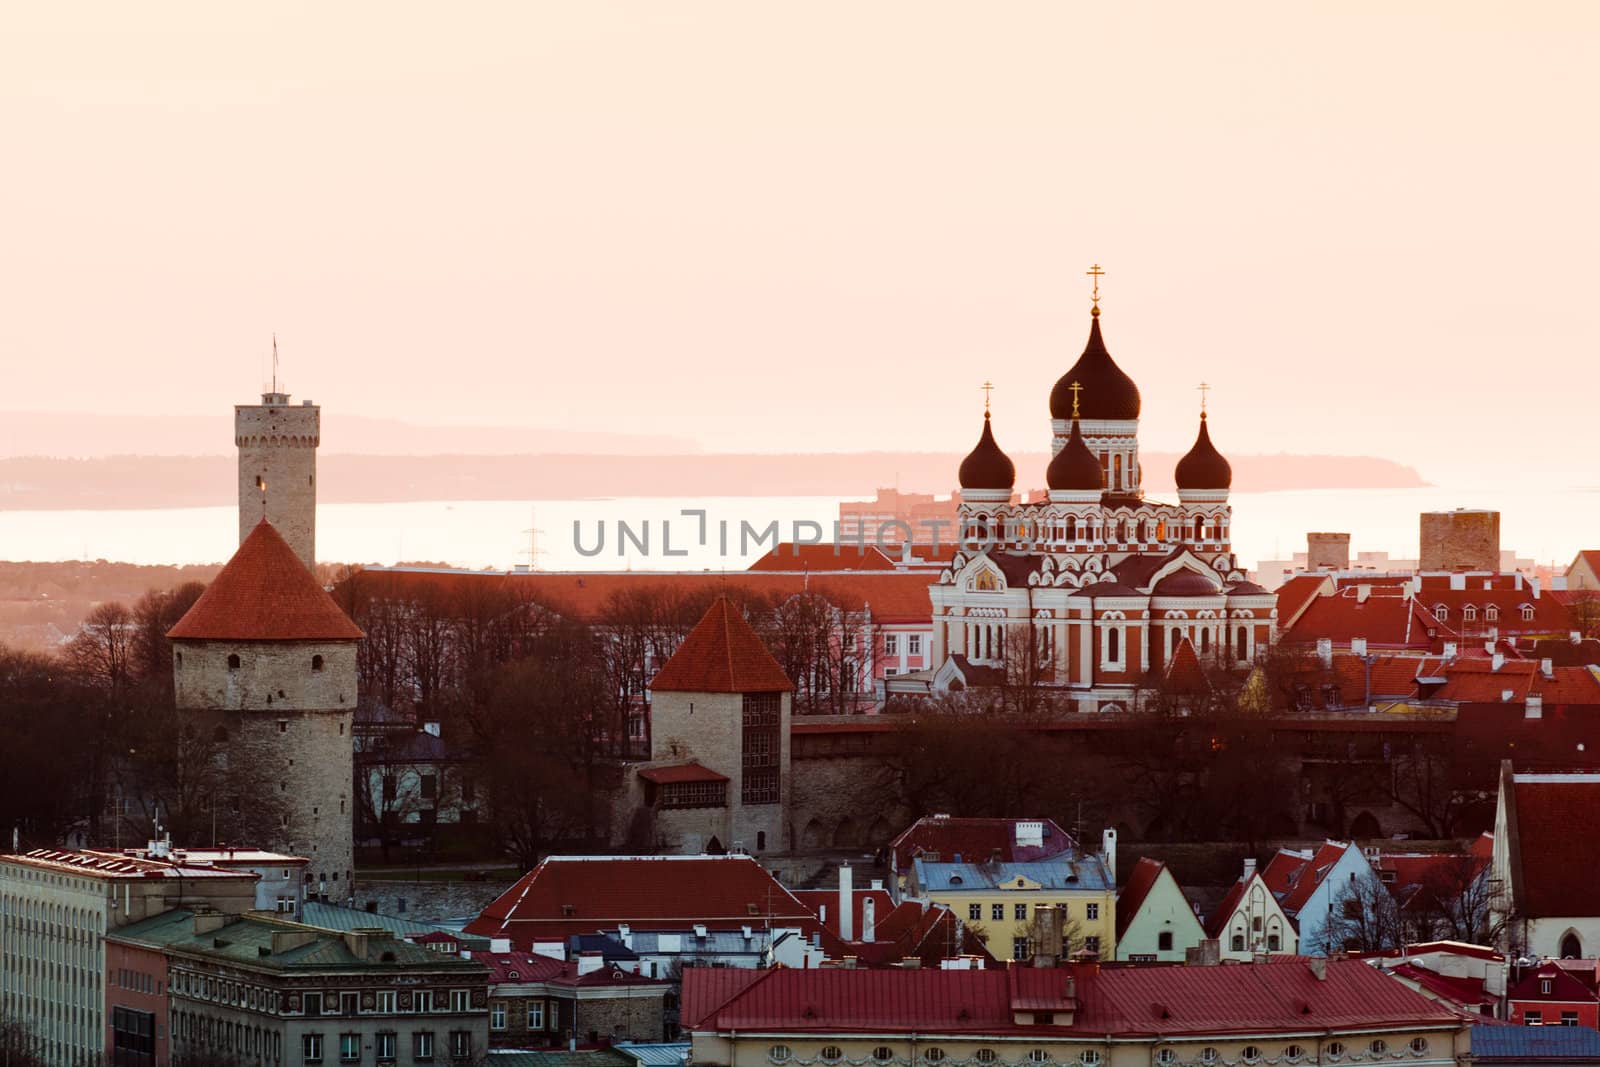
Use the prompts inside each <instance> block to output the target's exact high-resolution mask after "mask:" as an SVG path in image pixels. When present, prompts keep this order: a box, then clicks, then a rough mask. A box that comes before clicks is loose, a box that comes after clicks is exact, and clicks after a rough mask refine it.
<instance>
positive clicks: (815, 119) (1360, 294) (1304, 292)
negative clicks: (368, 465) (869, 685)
mask: <svg viewBox="0 0 1600 1067" xmlns="http://www.w3.org/2000/svg"><path fill="white" fill-rule="evenodd" d="M1397 9H1398V10H1397ZM1597 46H1600V5H1594V4H1587V3H1572V4H1531V3H1519V4H1477V3H1470V2H1451V3H1438V4H1421V3H1418V4H1407V5H1393V4H1389V3H1361V2H1350V0H1341V2H1339V3H1328V4H1310V3H1281V2H1273V3H1262V4H1246V3H1230V4H1226V5H1218V4H1194V3H1173V4H1162V3H1141V4H1137V5H1132V4H1109V3H1099V4H1089V3H1067V2H1050V3H1024V2H1017V3H1006V4H984V5H978V4H970V3H941V2H931V0H918V2H912V3H890V2H883V3H872V4H862V3H859V2H841V3H832V2H825V0H822V2H811V3H806V4H776V3H772V4H768V3H759V4H752V3H748V2H727V3H716V2H701V3H682V2H662V0H657V2H651V3H627V4H624V3H600V2H584V3H573V2H569V3H542V4H526V3H515V4H504V5H498V4H491V3H474V4H469V5H440V4H407V3H392V2H386V3H355V2H352V3H342V4H338V5H325V4H310V3H304V4H297V3H284V4H272V5H256V6H254V7H253V8H247V7H245V6H243V5H216V4H180V3H171V4H162V5H129V4H106V5H103V6H96V5H94V4H84V5H77V4H74V5H60V4H13V5H8V6H7V7H5V9H4V10H3V12H0V143H4V144H5V146H6V159H7V162H6V165H5V166H4V167H3V168H0V204H3V205H4V206H3V207H0V220H3V221H0V248H3V253H0V371H3V373H0V387H3V391H4V393H5V400H4V403H3V405H0V407H4V408H7V409H11V410H35V411H84V412H98V413H125V412H137V413H146V414H152V413H153V414H163V415H196V414H210V413H216V412H219V411H226V410H227V409H228V406H229V405H231V404H234V403H238V402H246V401H249V400H251V399H252V397H253V396H254V394H256V393H257V392H259V390H260V387H261V383H262V380H263V378H264V377H265V376H266V375H267V374H269V373H270V365H269V364H270V358H269V354H270V351H271V337H272V334H273V332H274V331H276V333H277V335H278V338H279V344H280V350H281V353H282V363H281V366H282V375H283V380H284V382H285V383H286V385H287V387H288V388H289V389H290V390H291V391H292V392H294V393H295V394H296V397H297V398H299V397H302V396H309V397H312V398H314V399H315V400H317V401H318V402H319V403H321V404H322V405H323V410H324V421H325V425H326V426H327V428H328V429H327V435H326V436H325V438H324V447H325V448H329V447H336V445H337V423H336V420H335V419H334V418H333V416H334V415H335V414H336V413H338V412H349V413H354V414H361V415H367V416H381V417H394V418H402V419H407V420H411V421H416V422H427V423H440V424H484V425H526V426H529V427H539V428H545V429H549V428H554V429H568V430H585V431H616V432H629V433H649V434H669V435H672V436H675V437H683V438H688V439H691V440H694V441H696V442H698V443H699V444H700V445H701V446H703V447H705V448H709V449H713V450H718V451H724V450H750V451H765V452H784V451H786V450H795V451H810V450H815V449H828V450H855V449H878V448H889V449H926V450H930V451H931V450H946V449H958V448H965V447H967V446H968V445H969V444H970V443H971V442H972V441H973V440H975V439H976V436H977V432H978V429H979V425H980V420H981V412H982V402H983V395H982V392H981V390H980V386H981V384H982V383H983V382H984V381H985V380H992V381H993V382H994V385H995V390H994V401H993V402H994V410H995V427H996V432H997V435H998V437H999V439H1000V442H1001V444H1002V446H1004V447H1008V448H1011V449H1013V450H1016V451H1021V450H1030V451H1032V450H1038V449H1042V448H1044V447H1045V446H1046V444H1047V441H1048V433H1049V424H1048V413H1047V408H1046V399H1047V396H1048V393H1049V389H1050V386H1051V384H1052V383H1053V382H1054V381H1055V379H1056V378H1057V377H1058V376H1059V375H1061V374H1062V373H1063V372H1064V371H1065V369H1066V368H1067V367H1068V366H1069V365H1070V364H1071V363H1072V361H1073V360H1074V359H1075V358H1076V357H1077V354H1078V353H1079V352H1080V351H1081V350H1082V347H1083V343H1084V339H1085V335H1086V332H1087V327H1088V314H1087V313H1088V308H1089V279H1088V278H1087V277H1086V276H1085V274H1084V272H1085V270H1087V269H1088V267H1089V266H1090V265H1091V264H1093V263H1100V264H1102V265H1103V266H1104V268H1105V271H1106V274H1105V277H1104V279H1103V281H1102V307H1103V309H1104V318H1103V320H1102V321H1103V324H1104V329H1105V336H1106V341H1107V344H1108V346H1109V348H1110V349H1111V352H1112V354H1113V355H1114V356H1115V357H1116V358H1117V359H1118V361H1119V362H1120V363H1121V364H1122V366H1123V367H1124V368H1125V369H1126V370H1128V372H1129V373H1130V374H1132V375H1133V376H1134V378H1135V379H1136V380H1137V381H1138V383H1139V385H1140V388H1141V390H1142V392H1143V396H1144V417H1143V421H1142V423H1141V435H1142V440H1143V442H1144V444H1145V445H1146V447H1149V448H1153V449H1173V448H1182V447H1186V446H1187V444H1188V443H1189V442H1190V441H1192V439H1193V435H1194V430H1195V415H1196V411H1197V408H1198V399H1199V396H1198V393H1197V392H1196V386H1197V385H1198V384H1199V383H1200V382H1201V381H1202V380H1204V381H1206V382H1209V383H1210V384H1211V386H1213V389H1212V391H1211V393H1210V410H1211V413H1212V418H1211V426H1212V432H1213V437H1214V439H1215V440H1216V442H1217V444H1218V445H1219V447H1221V448H1222V449H1223V450H1224V451H1230V450H1231V451H1237V452H1277V451H1288V452H1320V453H1335V454H1341V453H1342V454H1349V453H1364V454H1375V455H1383V456H1387V457H1390V458H1394V459H1398V460H1401V461H1403V462H1408V463H1412V464H1414V465H1416V466H1417V467H1418V468H1419V469H1421V470H1422V471H1423V472H1424V474H1432V473H1435V472H1438V471H1441V470H1445V469H1449V470H1452V471H1457V472H1461V471H1465V472H1469V473H1472V474H1475V475H1481V476H1483V477H1491V476H1493V477H1509V476H1514V475H1516V474H1518V472H1525V471H1526V470H1527V469H1528V468H1529V467H1530V466H1538V465H1548V464H1559V465H1562V466H1563V467H1570V468H1572V469H1576V470H1582V469H1583V468H1584V467H1585V466H1586V464H1587V457H1588V455H1589V454H1590V453H1591V452H1592V449H1593V435H1592V432H1591V431H1590V429H1589V423H1590V409H1591V407H1592V396H1593V383H1594V381H1595V374H1594V371H1593V370H1592V368H1593V366H1594V363H1595V359H1596V356H1597V354H1600V322H1597V318H1596V315H1595V312H1594V293H1595V290H1596V283H1597V281H1600V278H1597V273H1600V269H1597V267H1596V257H1595V249H1596V248H1597V247H1600V208H1597V206H1596V205H1597V194H1596V190H1597V189H1600V138H1597V137H1596V136H1595V122H1596V117H1595V110H1594V109H1595V102H1596V101H1597V100H1600V64H1596V63H1595V62H1594V61H1593V57H1594V56H1595V54H1597V51H1600V48H1597ZM130 450H137V449H136V447H135V448H131V449H130Z"/></svg>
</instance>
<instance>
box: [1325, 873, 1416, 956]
mask: <svg viewBox="0 0 1600 1067" xmlns="http://www.w3.org/2000/svg"><path fill="white" fill-rule="evenodd" d="M1404 940H1405V933H1404V928H1403V926H1402V923H1401V919H1400V906H1399V905H1398V904H1396V903H1395V899H1394V896H1393V895H1392V894H1391V893H1390V892H1389V889H1388V887H1387V886H1385V885H1384V884H1383V883H1382V882H1381V881H1379V880H1378V879H1377V877H1376V876H1374V875H1372V874H1370V873H1368V874H1363V875H1359V876H1357V877H1356V878H1354V879H1352V880H1350V881H1348V882H1346V883H1344V884H1343V885H1341V886H1340V887H1339V888H1338V890H1337V891H1336V892H1335V893H1334V894H1333V900H1332V901H1331V902H1330V904H1329V908H1328V919H1327V921H1326V922H1325V923H1324V924H1323V926H1322V929H1321V931H1320V932H1319V933H1318V935H1317V938H1316V940H1315V943H1314V944H1313V945H1311V946H1310V948H1311V950H1312V951H1313V952H1314V953H1317V954H1320V955H1323V956H1335V955H1338V954H1339V953H1341V952H1345V951H1357V952H1381V951H1382V950H1384V949H1389V948H1396V947H1398V946H1399V945H1400V943H1401V942H1402V941H1404Z"/></svg>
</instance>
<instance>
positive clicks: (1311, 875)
mask: <svg viewBox="0 0 1600 1067" xmlns="http://www.w3.org/2000/svg"><path fill="white" fill-rule="evenodd" d="M1354 847H1355V846H1354V845H1352V844H1347V843H1342V842H1338V841H1324V842H1323V843H1322V844H1321V845H1320V846H1318V848H1317V850H1316V852H1314V853H1313V854H1312V855H1311V856H1310V857H1309V858H1307V857H1305V856H1302V855H1300V854H1299V853H1297V852H1292V851H1290V850H1289V849H1279V850H1278V852H1277V854H1276V855H1274V856H1273V857H1272V859H1271V860H1270V861H1268V863H1267V866H1266V869H1265V870H1264V871H1262V872H1261V879H1262V881H1264V882H1266V883H1267V888H1268V889H1270V890H1271V891H1272V895H1273V896H1275V897H1277V898H1278V903H1279V904H1280V905H1281V906H1282V907H1283V910H1284V911H1285V912H1287V913H1288V914H1290V915H1294V914H1296V913H1297V912H1299V910H1300V909H1301V908H1303V907H1305V904H1306V901H1308V900H1310V899H1311V894H1313V893H1315V892H1316V891H1317V887H1318V886H1320V885H1321V884H1322V883H1323V881H1324V880H1326V879H1327V877H1328V872H1330V871H1332V870H1333V868H1334V865H1335V864H1337V863H1338V862H1339V860H1340V859H1342V858H1343V857H1344V854H1345V852H1346V851H1348V850H1349V849H1352V848H1354Z"/></svg>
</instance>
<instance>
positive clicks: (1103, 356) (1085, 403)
mask: <svg viewBox="0 0 1600 1067" xmlns="http://www.w3.org/2000/svg"><path fill="white" fill-rule="evenodd" d="M1073 382H1077V383H1078V384H1079V385H1081V386H1082V387H1083V388H1082V390H1081V391H1080V392H1079V394H1078V415H1079V416H1080V417H1082V418H1085V419H1096V420H1106V419H1137V418H1138V417H1139V387H1138V386H1137V385H1134V384H1133V379H1132V378H1130V377H1128V376H1127V375H1126V374H1124V373H1123V371H1122V368H1121V367H1119V366H1117V365H1116V363H1115V362H1113V361H1112V359H1111V353H1110V352H1107V351H1106V343H1105V341H1104V340H1103V339H1102V338H1101V337H1100V316H1099V315H1095V317H1094V318H1093V319H1092V320H1091V321H1090V325H1089V343H1088V344H1087V345H1085V346H1084V349H1083V355H1081V356H1079V357H1078V362H1076V363H1074V364H1073V365H1072V369H1071V370H1069V371H1067V373H1065V374H1063V375H1062V376H1061V378H1060V380H1059V381H1057V382H1056V384H1055V388H1053V389H1051V390H1050V417H1051V418H1052V419H1070V418H1072V383H1073Z"/></svg>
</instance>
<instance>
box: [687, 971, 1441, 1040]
mask: <svg viewBox="0 0 1600 1067" xmlns="http://www.w3.org/2000/svg"><path fill="white" fill-rule="evenodd" d="M1326 968H1327V969H1326V978H1325V979H1321V980H1319V979H1318V978H1317V977H1316V975H1315V974H1314V973H1313V971H1312V969H1311V966H1310V965H1308V964H1306V963H1303V962H1289V961H1285V962H1273V963H1260V964H1246V965H1239V966H1229V967H1141V968H1107V969H1103V970H1098V971H1097V969H1095V968H1083V967H1069V968H1059V969H1058V968H1014V969H1003V970H1002V969H990V970H968V971H936V970H900V969H895V970H859V969H855V970H853V969H848V968H840V969H829V968H825V969H818V970H773V971H768V972H766V973H765V975H763V976H762V977H760V978H758V979H756V980H754V981H750V982H748V983H745V984H744V985H743V987H742V988H736V987H734V985H733V983H730V982H728V981H727V980H725V979H722V978H720V977H717V976H715V972H712V971H711V970H710V969H708V968H694V969H692V970H689V971H686V972H685V973H684V977H683V983H684V984H683V988H684V1013H683V1018H684V1022H685V1024H686V1025H687V1026H688V1027H689V1028H690V1029H692V1030H694V1031H696V1032H702V1033H704V1032H717V1031H728V1030H739V1031H746V1032H763V1033H823V1034H827V1033H840V1032H856V1033H861V1032H867V1033H885V1034H904V1033H908V1032H909V1033H916V1034H920V1035H927V1036H932V1035H938V1034H952V1035H954V1034H974V1035H990V1034H992V1035H997V1036H1028V1035H1038V1036H1041V1037H1044V1036H1052V1035H1060V1036H1069V1035H1073V1034H1094V1035H1099V1036H1105V1035H1110V1036H1118V1035H1124V1034H1126V1035H1140V1036H1143V1035H1152V1034H1153V1035H1158V1036H1168V1035H1170V1036H1174V1037H1177V1036H1183V1035H1189V1034H1229V1033H1238V1034H1247V1033H1248V1034H1261V1033H1275V1032H1286V1033H1301V1032H1306V1031H1308V1030H1309V1031H1315V1030H1322V1029H1331V1028H1342V1029H1353V1028H1359V1027H1367V1026H1371V1027H1391V1026H1402V1025H1408V1024H1410V1025H1439V1026H1448V1025H1451V1024H1453V1023H1457V1022H1458V1019H1457V1016H1456V1014H1455V1013H1454V1012H1453V1011H1451V1010H1449V1009H1448V1008H1445V1007H1444V1006H1442V1005H1440V1004H1437V1003H1435V1002H1434V1001H1432V1000H1430V999H1428V998H1427V997H1424V996H1422V995H1421V994H1419V993H1417V992H1415V991H1413V990H1411V989H1408V988H1406V987H1405V986H1404V985H1402V984H1401V983H1399V982H1396V981H1395V980H1394V979H1392V978H1390V977H1389V976H1388V975H1386V974H1383V973H1382V972H1381V971H1379V970H1378V969H1376V968H1374V967H1371V966H1369V965H1368V964H1366V963H1362V962H1360V961H1358V960H1330V961H1328V962H1327V964H1326ZM705 975H711V977H703V976H705ZM1069 976H1072V977H1074V978H1075V979H1076V990H1075V993H1076V1011H1075V1012H1074V1017H1073V1022H1072V1025H1070V1026H1066V1025H1059V1024H1057V1025H1051V1024H1018V1023H1017V1022H1016V1021H1015V1016H1014V1014H1013V1012H1014V1008H1015V1007H1016V1006H1017V1005H1047V1006H1048V1008H1046V1009H1044V1010H1050V1009H1053V1010H1055V1011H1056V1012H1058V1013H1064V1012H1065V1011H1066V1010H1067V1006H1068V1005H1069V1004H1070V1001H1068V1000H1067V993H1068V988H1067V981H1068V977H1069ZM719 1002H720V1003H719ZM1060 1017H1062V1018H1064V1017H1065V1015H1064V1014H1061V1015H1060Z"/></svg>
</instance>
